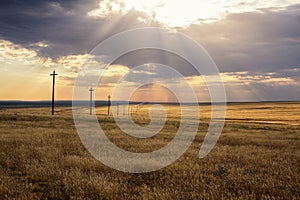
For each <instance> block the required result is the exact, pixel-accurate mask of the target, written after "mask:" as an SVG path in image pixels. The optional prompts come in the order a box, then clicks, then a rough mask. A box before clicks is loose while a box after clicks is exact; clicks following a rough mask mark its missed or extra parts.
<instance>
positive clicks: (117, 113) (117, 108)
mask: <svg viewBox="0 0 300 200" xmlns="http://www.w3.org/2000/svg"><path fill="white" fill-rule="evenodd" d="M117 116H119V103H117Z"/></svg>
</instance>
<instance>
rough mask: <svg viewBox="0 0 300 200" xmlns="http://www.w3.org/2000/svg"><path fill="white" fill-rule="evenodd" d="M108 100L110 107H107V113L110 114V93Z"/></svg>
mask: <svg viewBox="0 0 300 200" xmlns="http://www.w3.org/2000/svg"><path fill="white" fill-rule="evenodd" d="M107 98H108V102H107V105H108V108H107V115H108V116H109V111H110V105H111V102H110V95H108V97H107Z"/></svg>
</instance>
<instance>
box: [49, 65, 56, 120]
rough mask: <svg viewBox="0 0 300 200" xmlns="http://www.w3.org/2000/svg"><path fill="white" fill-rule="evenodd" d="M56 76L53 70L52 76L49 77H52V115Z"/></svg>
mask: <svg viewBox="0 0 300 200" xmlns="http://www.w3.org/2000/svg"><path fill="white" fill-rule="evenodd" d="M57 75H58V74H56V73H55V70H53V74H50V76H53V80H52V115H54V86H55V76H57Z"/></svg>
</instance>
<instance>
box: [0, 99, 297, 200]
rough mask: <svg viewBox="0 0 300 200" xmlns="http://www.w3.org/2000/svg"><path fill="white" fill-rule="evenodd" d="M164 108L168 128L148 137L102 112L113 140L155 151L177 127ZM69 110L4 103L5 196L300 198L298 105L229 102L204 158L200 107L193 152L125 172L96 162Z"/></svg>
mask: <svg viewBox="0 0 300 200" xmlns="http://www.w3.org/2000/svg"><path fill="white" fill-rule="evenodd" d="M147 109H148V107H147V106H144V107H142V108H139V112H136V113H134V114H133V119H134V121H135V122H137V123H138V124H141V125H142V126H143V125H145V124H147V123H149V118H148V115H147V112H148V111H147ZM166 109H167V111H168V114H169V116H168V121H167V123H166V124H165V127H164V128H163V129H162V130H161V132H160V133H159V134H158V135H156V136H154V137H151V138H149V139H137V138H132V137H130V136H127V135H126V134H124V133H121V131H120V129H118V127H117V126H116V124H115V123H114V120H113V119H112V118H111V117H107V116H106V112H107V109H106V108H105V107H103V108H97V110H96V113H97V114H98V118H99V122H100V125H101V127H102V128H103V129H104V130H105V131H106V132H107V135H108V137H109V138H110V139H111V140H112V141H113V142H114V143H115V144H117V145H118V146H120V147H122V148H123V149H126V150H129V151H132V152H149V151H153V150H156V149H159V148H161V147H163V146H165V145H166V144H167V143H168V142H169V141H170V140H171V139H172V138H173V137H174V134H175V132H176V130H177V129H178V125H179V119H178V107H177V106H175V105H169V106H166ZM71 112H72V111H71V108H57V109H56V115H55V116H51V115H50V109H49V108H23V109H22V108H18V109H0V199H300V103H248V104H231V105H229V106H228V107H227V120H226V124H225V127H224V130H223V133H222V135H221V137H220V139H219V141H218V143H217V145H216V146H215V147H214V149H213V150H212V152H211V153H210V154H209V155H208V156H207V157H205V158H204V159H199V158H198V154H199V149H200V146H201V143H202V142H203V139H204V136H205V134H206V131H207V127H208V122H209V118H210V106H208V105H206V106H204V105H202V106H201V123H200V126H199V129H198V133H197V136H196V138H195V140H194V142H193V144H192V145H191V146H190V148H189V149H188V151H187V152H186V153H185V154H184V155H183V156H181V157H180V159H178V160H177V161H176V162H175V163H173V164H172V165H170V166H168V167H166V168H163V169H161V170H159V171H156V172H151V173H145V174H129V173H123V172H119V171H116V170H113V169H110V168H109V167H106V166H105V165H103V164H102V163H100V162H99V161H97V160H95V159H94V158H93V157H92V156H91V155H90V154H89V153H88V151H87V150H86V149H85V148H84V146H83V145H82V143H81V141H80V138H79V136H78V134H77V132H76V129H75V126H74V122H73V117H72V114H71ZM124 114H125V113H124ZM122 115H123V110H122V107H120V117H121V116H122Z"/></svg>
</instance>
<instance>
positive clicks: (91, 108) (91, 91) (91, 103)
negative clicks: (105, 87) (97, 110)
mask: <svg viewBox="0 0 300 200" xmlns="http://www.w3.org/2000/svg"><path fill="white" fill-rule="evenodd" d="M89 91H90V115H92V111H93V91H94V90H93V88H91V89H90V90H89Z"/></svg>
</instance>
